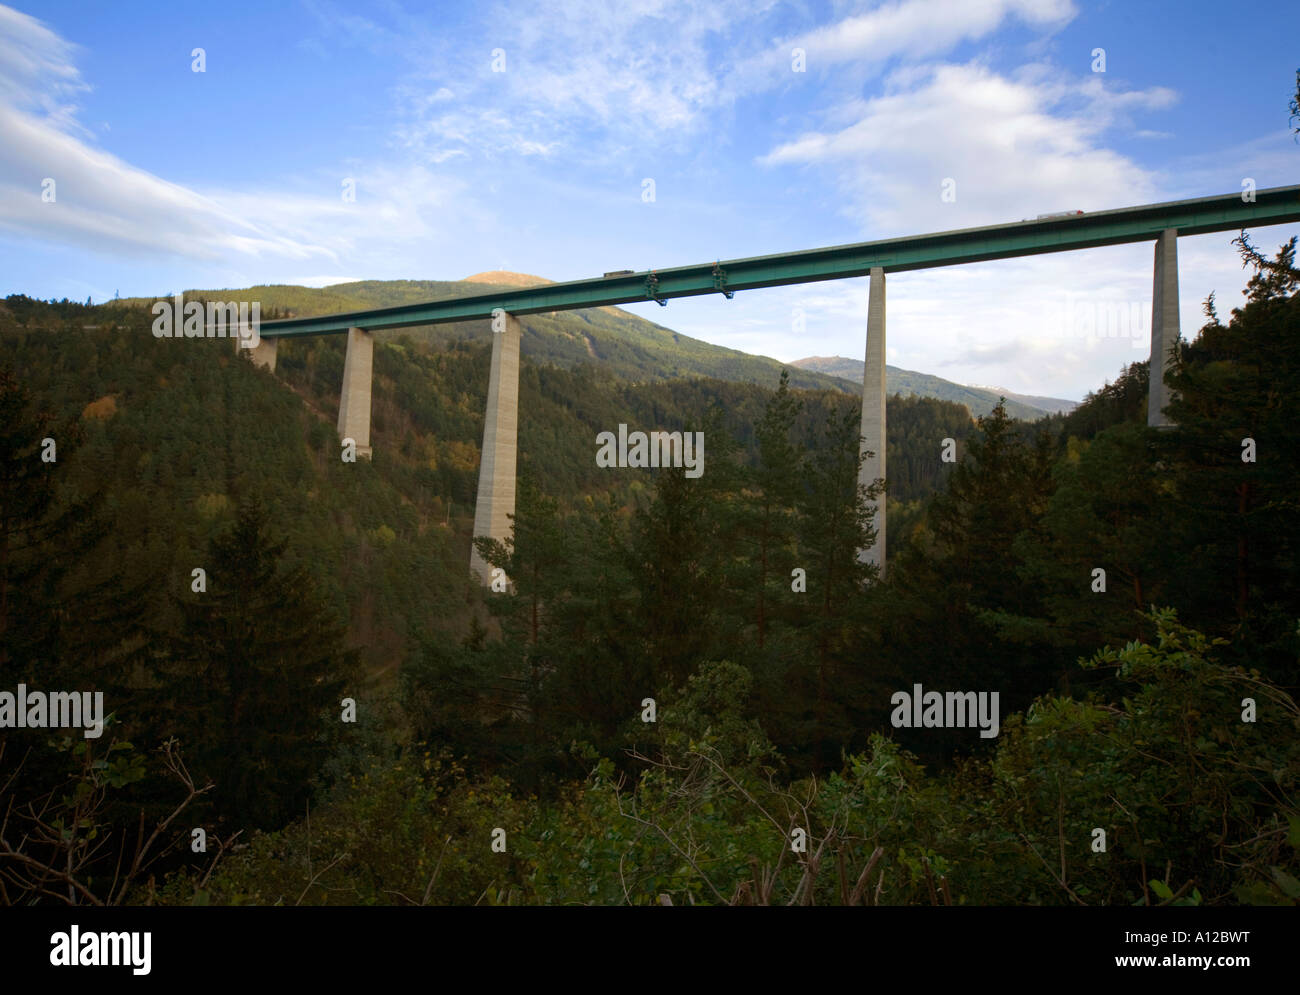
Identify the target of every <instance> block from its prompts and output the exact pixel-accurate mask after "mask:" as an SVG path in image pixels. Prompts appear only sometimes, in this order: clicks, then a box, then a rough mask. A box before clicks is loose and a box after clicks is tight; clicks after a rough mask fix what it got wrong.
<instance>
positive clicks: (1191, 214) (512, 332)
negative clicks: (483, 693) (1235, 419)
mask: <svg viewBox="0 0 1300 995" xmlns="http://www.w3.org/2000/svg"><path fill="white" fill-rule="evenodd" d="M1297 221H1300V186H1288V187H1273V188H1271V189H1267V190H1258V191H1254V192H1253V193H1252V192H1249V191H1247V192H1242V193H1233V194H1226V195H1223V196H1216V197H1202V198H1198V199H1195V200H1178V201H1169V202H1167V203H1162V204H1145V205H1141V206H1138V207H1125V208H1120V209H1117V210H1111V211H1096V212H1093V213H1090V214H1080V215H1071V216H1066V217H1049V218H1044V219H1040V220H1037V221H1020V222H1016V223H1013V224H1003V225H991V226H987V227H982V228H963V229H960V230H957V231H947V232H937V233H934V234H930V235H913V236H908V237H906V238H889V239H882V240H879V241H874V242H858V243H855V244H852V245H839V246H832V247H829V248H822V249H808V250H804V251H800V252H786V253H778V254H776V255H770V256H754V257H751V258H748V259H730V260H726V261H721V260H719V261H717V262H713V263H701V264H699V265H695V266H678V267H675V268H672V269H663V270H649V271H645V272H639V273H615V274H611V275H609V276H603V277H597V278H593V279H588V280H572V281H569V282H567V283H552V284H547V285H545V286H541V287H529V288H526V289H522V290H509V291H494V292H490V293H485V294H472V295H469V296H466V297H455V298H451V299H448V300H442V301H432V302H429V303H426V304H405V305H401V306H399V307H388V308H375V309H372V310H368V311H354V312H351V313H346V314H331V315H322V316H319V317H303V318H288V319H284V320H280V321H267V322H263V323H262V325H261V329H260V341H259V343H258V345H257V346H256V347H255V348H253V349H250V350H248V351H249V352H250V354H251V357H252V359H253V361H254V362H255V363H257V364H259V365H261V366H264V367H267V368H268V369H270V370H272V371H274V369H275V354H276V346H277V343H278V341H279V340H280V339H282V338H294V337H296V336H304V335H346V336H347V355H346V359H345V361H344V367H343V388H342V394H341V397H340V401H339V420H338V431H339V437H340V438H351V439H353V440H354V441H355V443H356V446H357V452H358V453H359V454H361V455H363V456H367V457H368V456H369V455H370V454H371V451H372V450H371V447H370V387H371V377H372V369H373V356H374V340H373V338H372V334H373V333H374V332H377V331H382V330H387V329H393V328H413V327H416V326H420V325H436V324H441V323H445V322H452V321H474V320H485V321H488V322H490V323H491V327H492V331H493V333H494V334H493V337H492V342H493V344H492V367H491V373H490V375H489V380H488V398H487V416H486V418H485V422H484V428H483V450H482V458H481V462H480V464H479V484H478V501H477V504H476V505H475V509H474V535H475V536H476V537H479V536H487V537H490V538H493V539H499V540H504V539H506V538H507V537H508V536H509V534H510V515H512V514H513V513H514V509H515V470H516V464H515V454H516V448H517V439H518V413H519V340H520V332H521V328H520V324H519V317H520V316H521V315H528V314H540V313H543V312H550V311H568V310H574V309H579V308H594V307H607V306H613V305H619V304H632V303H638V302H644V301H651V300H653V301H656V302H658V303H659V304H661V305H665V306H666V305H667V303H668V301H670V300H672V299H674V298H678V297H695V296H700V295H704V294H722V295H724V296H725V297H727V298H731V297H732V296H733V295H734V294H735V293H736V292H738V291H741V290H756V289H758V288H761V287H781V286H788V285H791V284H797V283H812V282H816V281H820V280H841V279H846V278H850V277H860V276H866V277H869V278H870V296H869V297H868V302H867V331H866V377H865V379H864V382H863V385H862V448H863V450H864V451H865V452H866V453H867V454H868V455H867V458H866V459H865V460H864V462H863V465H862V469H861V473H860V481H861V482H862V483H863V484H869V483H871V482H872V481H875V480H877V479H879V478H882V477H885V274H886V273H891V272H892V273H903V272H906V271H908V270H917V269H930V268H934V267H938V266H955V265H958V264H961V263H973V262H983V261H986V260H991V259H1008V258H1013V257H1018V256H1032V255H1039V254H1042V253H1046V252H1069V251H1072V250H1075V249H1089V248H1096V247H1098V246H1104V245H1123V244H1127V243H1131V242H1154V244H1155V259H1154V280H1153V290H1152V302H1151V387H1150V396H1149V399H1148V404H1147V423H1148V424H1149V425H1151V426H1154V427H1167V426H1169V425H1170V424H1171V423H1170V421H1169V419H1168V417H1167V416H1166V415H1165V412H1164V408H1165V406H1166V405H1167V404H1168V403H1169V400H1170V398H1169V390H1168V387H1167V386H1166V385H1165V382H1164V377H1163V376H1162V375H1160V372H1159V371H1163V370H1165V369H1167V368H1168V367H1169V365H1170V362H1171V351H1172V349H1173V348H1174V346H1175V344H1176V343H1177V342H1178V338H1179V323H1178V236H1179V235H1199V234H1204V233H1207V232H1218V231H1234V230H1239V229H1243V228H1258V227H1266V226H1269V225H1280V224H1287V223H1290V222H1297ZM885 524H886V523H885V505H884V501H883V500H882V501H881V502H880V503H879V504H878V505H877V506H876V509H875V512H874V515H873V525H874V527H875V529H876V534H877V542H876V544H875V545H874V546H873V547H872V548H871V549H869V550H863V551H862V553H861V554H860V556H861V558H862V559H863V560H865V561H867V562H870V563H874V564H875V565H876V566H877V567H878V568H879V569H880V571H881V576H883V575H884V567H885V563H884V549H885ZM470 569H471V571H472V572H473V573H475V574H476V575H477V576H478V577H479V579H480V581H482V582H483V583H484V584H486V583H488V582H489V574H490V571H489V568H488V565H487V564H486V563H485V562H484V561H483V559H482V557H480V556H479V554H478V551H477V550H474V551H473V552H472V553H471V555H470Z"/></svg>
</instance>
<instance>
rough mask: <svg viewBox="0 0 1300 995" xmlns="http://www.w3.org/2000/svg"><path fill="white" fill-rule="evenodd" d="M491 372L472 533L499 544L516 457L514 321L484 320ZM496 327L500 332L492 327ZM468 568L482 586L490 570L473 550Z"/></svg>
mask: <svg viewBox="0 0 1300 995" xmlns="http://www.w3.org/2000/svg"><path fill="white" fill-rule="evenodd" d="M489 327H493V329H494V330H493V333H492V371H491V373H490V374H489V377H488V399H487V417H486V418H484V420H483V455H482V458H481V460H480V462H479V470H478V503H477V504H475V506H474V535H475V537H479V536H486V537H489V538H492V539H497V540H501V541H504V540H506V539H508V538H509V537H510V534H511V529H512V527H513V526H512V523H511V521H510V516H511V515H513V514H514V513H515V454H516V441H517V438H518V427H519V338H520V334H521V332H522V329H521V328H520V325H519V319H518V318H516V317H514V316H513V315H509V314H503V315H501V316H499V318H493V319H491V320H490V322H489ZM497 327H499V328H500V331H497V330H496V328H497ZM469 568H470V571H471V572H472V573H474V574H475V575H476V576H477V577H478V578H479V580H480V581H481V582H482V583H483V584H484V586H486V585H488V584H490V583H491V582H492V568H491V567H490V566H489V565H488V564H487V562H486V561H484V559H483V557H481V556H479V553H478V550H477V549H472V550H471V551H470V556H469Z"/></svg>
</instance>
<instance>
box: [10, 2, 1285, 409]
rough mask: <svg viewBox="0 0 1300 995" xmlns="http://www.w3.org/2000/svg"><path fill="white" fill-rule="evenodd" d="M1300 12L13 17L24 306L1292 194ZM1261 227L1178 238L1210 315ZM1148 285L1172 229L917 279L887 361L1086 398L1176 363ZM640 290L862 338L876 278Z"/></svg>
mask: <svg viewBox="0 0 1300 995" xmlns="http://www.w3.org/2000/svg"><path fill="white" fill-rule="evenodd" d="M1293 27H1294V8H1293V6H1292V3H1291V2H1290V0H1286V2H1263V3H1257V4H1252V5H1250V6H1249V7H1248V8H1240V9H1239V10H1238V11H1233V10H1231V9H1229V8H1225V6H1224V5H1223V4H1222V3H1220V2H1200V0H1186V2H1170V3H1163V2H1151V3H1145V2H1144V3H1131V2H1099V3H1084V2H1073V0H889V2H884V3H879V2H876V3H872V2H866V3H849V2H842V0H830V2H823V3H802V2H797V0H796V2H789V0H782V2H771V3H768V2H748V3H746V2H735V0H709V2H707V3H702V2H700V0H680V2H679V0H647V2H644V3H635V4H634V3H610V2H609V0H595V2H587V0H563V2H558V3H554V2H547V0H540V2H529V3H518V4H512V3H493V2H490V0H488V2H478V0H471V2H466V3H437V4H417V3H410V2H395V0H394V2H390V0H376V2H358V3H348V4H343V3H332V2H327V0H293V2H284V3H276V4H268V3H264V2H261V0H248V2H246V0H226V2H223V3H220V4H217V3H204V4H199V3H190V2H186V0H177V2H174V3H170V4H167V5H158V4H155V3H134V2H130V0H124V2H117V3H113V4H101V3H92V2H83V3H66V2H62V0H40V2H39V3H17V4H15V5H13V6H2V5H0V295H7V294H13V293H23V294H27V295H29V296H32V297H40V298H52V297H53V298H63V297H68V298H71V299H74V300H85V299H86V298H87V297H89V298H90V299H92V300H93V301H94V302H96V303H100V302H102V301H104V300H107V299H111V298H112V297H113V296H114V295H115V294H120V295H121V296H123V297H127V296H140V295H155V294H156V295H162V294H169V293H173V292H176V291H178V290H182V289H186V288H204V289H219V288H227V287H232V288H233V287H247V286H252V285H255V284H265V283H297V284H304V285H309V286H325V285H328V284H331V283H338V282H344V281H347V280H354V279H417V280H455V279H461V278H463V277H466V276H469V275H470V274H473V273H477V272H481V271H484V270H495V269H506V270H514V271H517V272H522V273H529V274H536V275H538V276H542V277H545V278H547V279H551V280H557V281H562V280H575V279H583V278H587V277H593V276H599V275H601V274H602V273H604V272H606V271H610V270H617V269H632V270H643V269H664V268H668V267H671V266H680V265H687V264H693V263H701V262H708V261H712V260H715V259H723V260H725V259H729V258H738V257H745V256H755V255H764V254H768V253H776V252H783V251H791V250H797V249H808V248H815V247H819V246H825V245H840V244H845V243H851V242H860V241H868V240H871V239H877V238H887V237H891V236H904V235H913V234H922V233H925V232H932V231H947V230H951V229H955V228H965V227H971V226H976V225H987V224H997V223H1002V222H1008V221H1019V220H1022V219H1024V218H1032V217H1036V216H1037V215H1039V214H1043V213H1048V212H1053V211H1064V210H1084V211H1093V210H1106V209H1111V208H1119V207H1128V206H1133V205H1137V204H1145V203H1153V202H1159V201H1167V200H1177V199H1182V198H1188V197H1204V196H1211V195H1216V194H1227V193H1235V192H1239V191H1240V190H1242V188H1243V183H1245V182H1246V181H1248V180H1251V181H1253V182H1254V183H1255V185H1256V186H1257V187H1258V188H1259V189H1264V188H1267V187H1274V186H1285V185H1291V184H1296V183H1300V144H1297V142H1296V136H1295V135H1294V134H1293V133H1292V130H1291V125H1292V123H1291V122H1289V121H1288V107H1287V105H1288V102H1289V100H1290V99H1291V97H1292V96H1293V95H1294V93H1295V75H1296V71H1297V69H1298V68H1300V45H1298V44H1297V43H1296V38H1295V35H1294V31H1293V30H1292V29H1293ZM1099 50H1100V52H1099ZM199 70H201V71H199ZM51 181H52V183H51ZM945 190H946V191H948V193H949V196H947V197H945V196H944V192H945ZM1293 234H1300V226H1296V225H1291V226H1277V227H1273V228H1268V229H1259V230H1257V231H1255V232H1253V237H1254V241H1255V242H1256V244H1257V245H1258V246H1260V247H1261V248H1262V249H1263V250H1264V251H1265V252H1266V253H1267V254H1268V255H1272V254H1273V253H1274V252H1275V251H1276V248H1277V246H1278V245H1279V244H1281V243H1282V242H1284V241H1285V240H1286V239H1287V238H1289V237H1290V236H1291V235H1293ZM1233 235H1234V233H1232V232H1227V233H1220V234H1212V235H1199V236H1193V237H1187V238H1181V239H1179V243H1178V257H1179V280H1180V283H1179V292H1180V310H1181V324H1182V333H1183V335H1184V337H1187V338H1191V337H1194V335H1195V333H1196V330H1197V329H1198V328H1199V327H1200V325H1201V324H1202V323H1203V321H1204V319H1203V315H1202V310H1201V309H1202V302H1203V301H1204V300H1205V298H1206V296H1207V295H1208V294H1209V293H1210V292H1212V291H1213V292H1214V293H1215V294H1216V299H1217V301H1218V303H1219V308H1220V312H1221V313H1224V314H1226V312H1227V310H1228V309H1230V308H1231V307H1233V306H1236V305H1237V304H1239V303H1241V302H1242V300H1243V298H1242V296H1241V290H1242V288H1243V287H1244V285H1245V282H1246V279H1247V277H1248V275H1249V274H1248V273H1246V272H1245V271H1243V269H1242V266H1241V261H1240V259H1239V258H1238V256H1237V254H1236V251H1235V249H1234V248H1233V247H1232V245H1231V239H1232V237H1233ZM1151 287H1152V246H1151V245H1150V244H1145V243H1143V244H1137V245H1130V246H1115V247H1109V248H1100V249H1089V250H1082V251H1077V252H1067V253H1055V254H1051V255H1046V256H1037V257H1029V258H1023V259H1013V260H1002V261H997V262H989V263H981V264H975V265H968V266H957V267H944V268H940V269H932V270H923V271H919V272H910V273H900V274H892V275H890V276H889V277H888V318H887V340H886V341H887V361H888V362H889V363H891V364H892V365H896V366H900V367H903V368H905V369H911V370H919V371H922V372H926V373H933V374H937V375H938V376H942V377H945V378H947V379H950V380H955V381H958V382H961V383H973V384H988V385H997V386H1003V387H1006V388H1008V389H1010V390H1013V391H1018V392H1022V393H1034V394H1043V395H1050V396H1056V397H1064V398H1071V399H1079V398H1081V397H1083V396H1084V395H1085V394H1086V393H1087V392H1088V391H1089V390H1094V389H1096V388H1098V387H1100V386H1101V385H1102V384H1103V383H1104V382H1106V381H1107V380H1113V379H1114V377H1115V376H1116V374H1117V373H1118V372H1119V371H1120V370H1121V369H1122V368H1123V367H1124V366H1126V365H1127V364H1128V363H1131V362H1134V361H1136V360H1141V359H1145V358H1146V357H1147V353H1148V350H1149V346H1150V338H1149V336H1150V301H1151ZM627 310H630V311H633V312H635V313H638V314H641V315H643V316H644V317H646V318H648V319H650V320H652V321H655V322H658V323H660V324H664V325H667V326H669V327H671V328H673V329H675V330H677V331H679V332H682V333H684V334H687V335H691V336H695V337H697V338H700V339H704V340H705V341H708V342H712V343H716V344H718V345H724V346H728V347H731V348H735V349H741V350H744V351H746V352H751V353H757V354H761V355H768V356H773V357H775V358H777V359H779V360H782V361H790V360H794V359H798V358H801V357H804V356H810V355H821V356H830V355H842V356H850V357H854V358H859V359H860V358H862V356H863V352H864V346H865V331H866V314H867V280H866V279H865V278H862V279H853V280H840V281H833V282H824V283H814V284H804V285H802V286H796V287H784V288H771V289H764V290H755V291H746V292H741V293H738V294H737V295H736V296H735V298H734V299H733V300H730V301H728V300H726V299H725V298H723V297H721V296H720V295H717V296H710V297H700V298H689V299H685V300H674V301H672V302H670V304H669V306H668V307H667V308H663V309H661V308H659V307H658V306H656V305H655V304H654V303H653V302H647V303H646V304H644V305H628V306H627Z"/></svg>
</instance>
